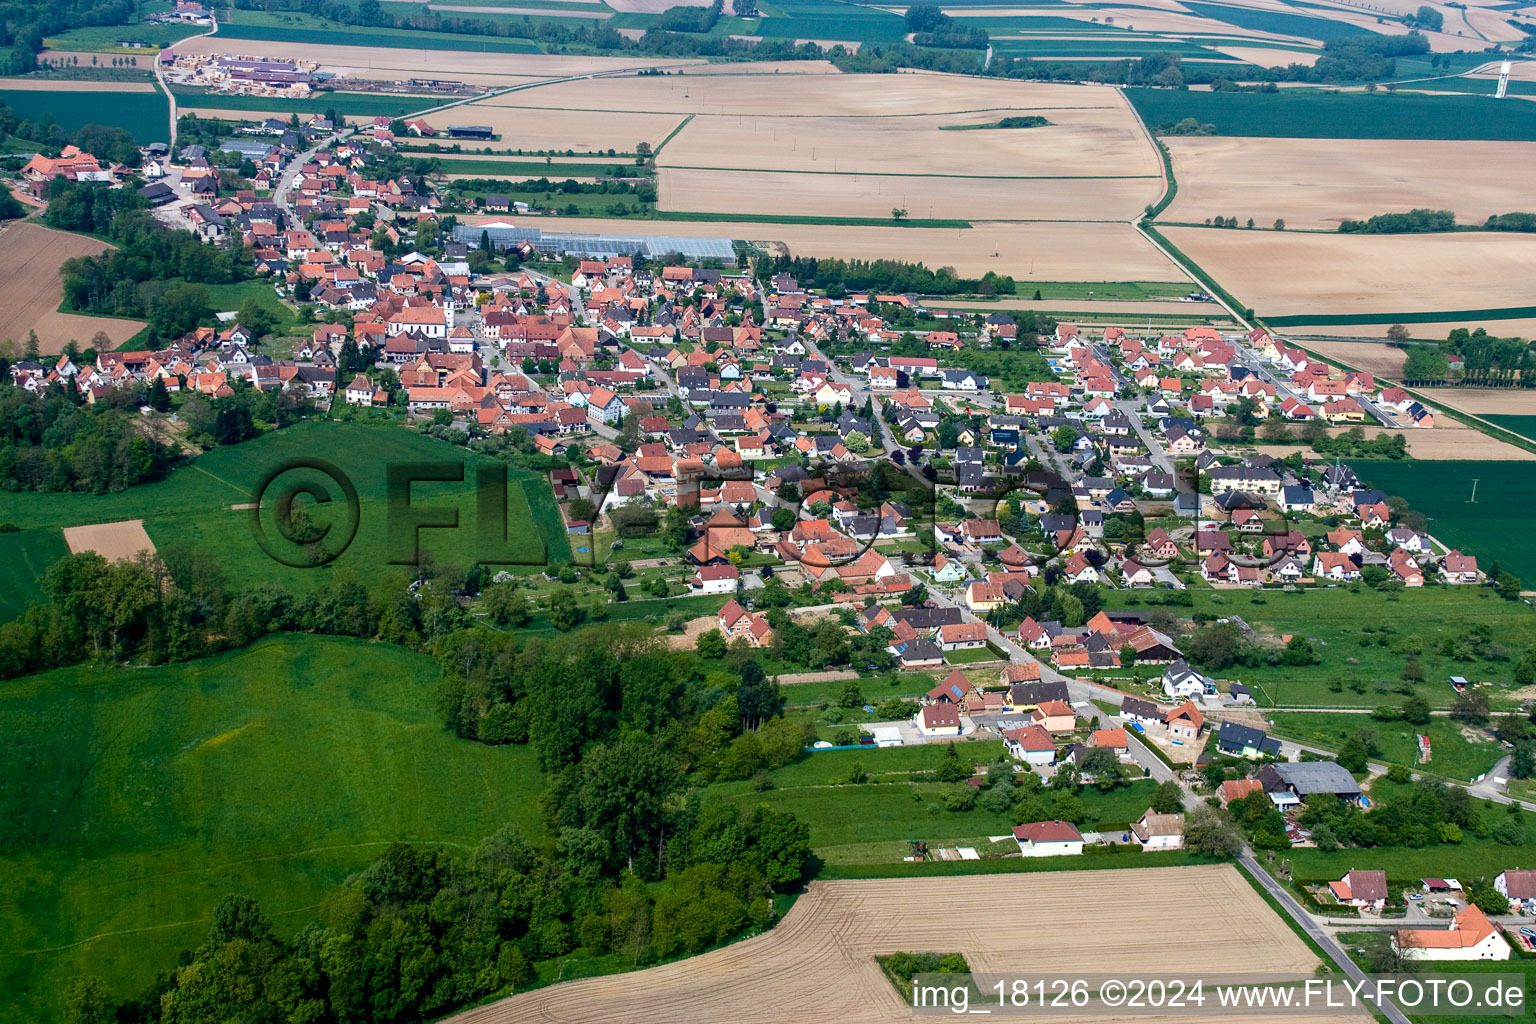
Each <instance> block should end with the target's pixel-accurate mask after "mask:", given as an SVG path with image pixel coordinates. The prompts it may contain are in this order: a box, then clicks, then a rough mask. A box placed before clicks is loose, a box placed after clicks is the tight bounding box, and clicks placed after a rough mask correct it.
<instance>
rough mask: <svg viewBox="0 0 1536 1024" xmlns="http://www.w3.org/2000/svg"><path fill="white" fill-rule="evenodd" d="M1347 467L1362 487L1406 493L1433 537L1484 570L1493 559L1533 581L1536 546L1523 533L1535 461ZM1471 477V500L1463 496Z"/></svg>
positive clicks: (1535, 485) (1534, 487)
mask: <svg viewBox="0 0 1536 1024" xmlns="http://www.w3.org/2000/svg"><path fill="white" fill-rule="evenodd" d="M1350 468H1351V469H1353V470H1354V471H1355V473H1356V475H1358V476H1359V477H1360V479H1361V480H1363V481H1365V483H1366V485H1367V486H1369V487H1377V488H1380V489H1381V490H1383V491H1386V492H1387V493H1388V494H1400V495H1402V496H1404V497H1405V498H1407V499H1408V501H1409V503H1410V504H1411V505H1412V506H1413V507H1414V508H1416V509H1418V510H1419V511H1420V512H1423V513H1424V514H1425V515H1426V516H1428V517H1429V520H1430V523H1429V529H1430V532H1431V533H1432V534H1434V535H1435V537H1436V538H1438V539H1439V540H1441V541H1444V542H1445V543H1446V544H1449V545H1451V546H1452V547H1456V548H1460V549H1461V550H1462V551H1464V552H1466V553H1467V554H1469V555H1475V556H1477V560H1478V566H1479V567H1480V568H1483V569H1484V571H1486V570H1487V568H1488V567H1489V566H1490V565H1492V563H1493V562H1495V561H1498V562H1500V563H1502V564H1503V567H1504V568H1505V569H1506V570H1508V571H1509V572H1512V573H1514V574H1515V575H1516V576H1519V577H1520V578H1521V579H1523V580H1525V581H1526V585H1527V586H1528V587H1529V586H1536V546H1533V545H1532V544H1531V543H1530V541H1529V537H1528V534H1527V533H1526V530H1527V529H1529V527H1530V523H1531V516H1530V513H1529V511H1528V510H1529V509H1530V507H1531V502H1533V501H1536V463H1531V462H1425V461H1411V462H1380V461H1372V462H1356V463H1351V465H1350ZM1473 480H1476V481H1477V494H1478V500H1477V501H1476V502H1475V503H1474V502H1472V501H1470V500H1469V499H1470V498H1471V497H1472V481H1473Z"/></svg>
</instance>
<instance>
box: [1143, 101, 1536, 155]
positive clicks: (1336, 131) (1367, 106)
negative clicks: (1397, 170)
mask: <svg viewBox="0 0 1536 1024" xmlns="http://www.w3.org/2000/svg"><path fill="white" fill-rule="evenodd" d="M1125 95H1126V98H1127V99H1129V100H1130V101H1131V103H1132V104H1134V105H1135V107H1136V109H1137V110H1138V111H1139V112H1140V113H1141V116H1142V117H1143V118H1144V119H1145V120H1146V122H1147V126H1148V127H1149V128H1153V129H1156V128H1157V127H1158V126H1160V125H1165V124H1171V123H1173V122H1175V121H1179V120H1181V119H1182V118H1186V117H1193V118H1195V119H1196V120H1197V121H1200V122H1201V123H1205V124H1213V125H1215V126H1216V133H1217V134H1218V135H1247V136H1264V137H1280V138H1303V139H1327V138H1335V139H1488V140H1492V141H1496V142H1506V141H1520V140H1529V139H1532V138H1536V104H1529V103H1523V104H1509V105H1508V106H1509V109H1507V110H1506V109H1505V108H1503V107H1501V108H1499V116H1497V117H1491V116H1489V110H1490V106H1489V101H1488V100H1486V99H1483V98H1482V97H1478V96H1421V95H1418V96H1411V95H1407V94H1398V95H1389V94H1385V93H1372V94H1366V93H1326V92H1312V91H1303V90H1299V89H1282V90H1280V91H1279V92H1277V93H1239V92H1182V91H1176V90H1168V89H1126V90H1125Z"/></svg>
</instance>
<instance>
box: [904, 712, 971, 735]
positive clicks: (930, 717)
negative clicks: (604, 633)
mask: <svg viewBox="0 0 1536 1024" xmlns="http://www.w3.org/2000/svg"><path fill="white" fill-rule="evenodd" d="M913 724H914V725H916V726H917V731H918V732H920V733H922V734H923V735H924V736H959V735H960V709H959V708H957V707H955V706H954V705H953V704H929V705H926V706H925V707H924V708H923V709H922V710H921V711H919V712H918V713H917V717H916V718H915V719H914V720H913Z"/></svg>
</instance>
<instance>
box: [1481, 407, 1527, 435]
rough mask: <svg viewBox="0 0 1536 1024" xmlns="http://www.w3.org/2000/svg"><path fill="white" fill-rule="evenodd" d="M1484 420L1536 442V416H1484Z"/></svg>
mask: <svg viewBox="0 0 1536 1024" xmlns="http://www.w3.org/2000/svg"><path fill="white" fill-rule="evenodd" d="M1532 401H1533V402H1536V396H1532ZM1482 418H1483V419H1485V420H1487V421H1488V422H1489V423H1494V424H1497V425H1498V426H1501V427H1503V428H1504V429H1505V430H1513V431H1514V432H1515V433H1517V434H1519V435H1520V436H1521V437H1528V438H1530V439H1531V440H1533V441H1536V416H1483V417H1482Z"/></svg>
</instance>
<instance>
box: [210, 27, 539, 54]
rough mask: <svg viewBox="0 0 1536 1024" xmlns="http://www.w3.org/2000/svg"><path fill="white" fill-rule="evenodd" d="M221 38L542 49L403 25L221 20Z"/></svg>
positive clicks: (497, 50)
mask: <svg viewBox="0 0 1536 1024" xmlns="http://www.w3.org/2000/svg"><path fill="white" fill-rule="evenodd" d="M219 38H220V39H239V40H250V41H251V42H261V43H319V44H322V45H325V46H385V47H398V46H404V47H410V48H411V49H416V50H453V51H465V50H467V51H471V52H479V53H541V52H542V51H541V50H540V49H539V47H538V46H537V45H536V44H534V43H533V42H531V41H529V40H527V39H508V38H506V37H504V36H477V35H464V34H462V33H457V32H414V31H411V30H408V29H400V28H355V27H351V26H347V27H338V28H288V27H281V26H273V25H230V24H228V23H220V25H219Z"/></svg>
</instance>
